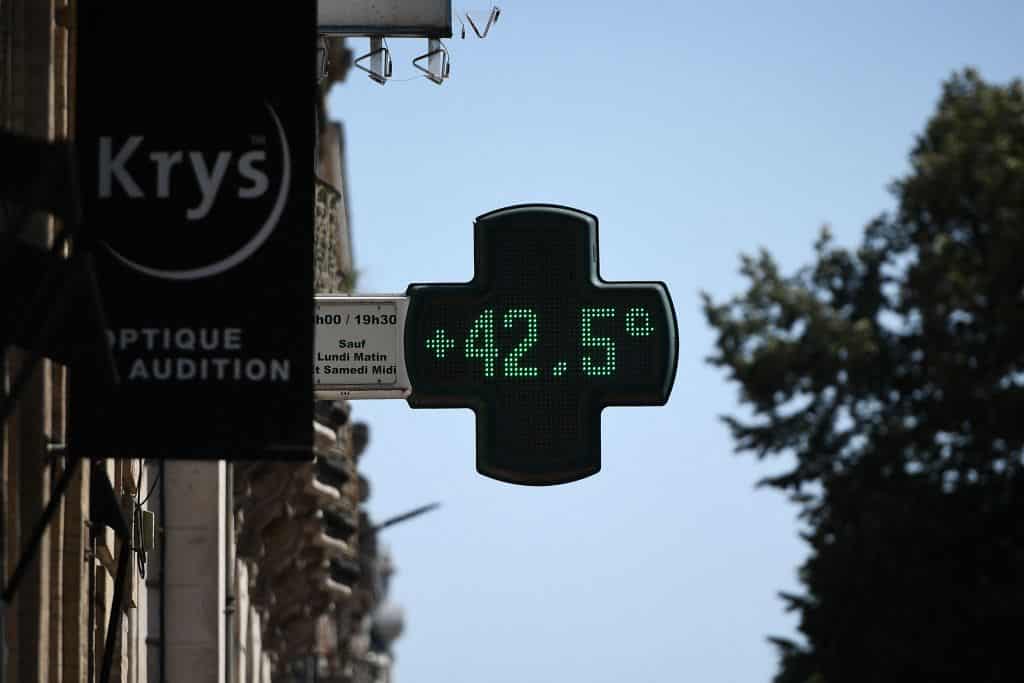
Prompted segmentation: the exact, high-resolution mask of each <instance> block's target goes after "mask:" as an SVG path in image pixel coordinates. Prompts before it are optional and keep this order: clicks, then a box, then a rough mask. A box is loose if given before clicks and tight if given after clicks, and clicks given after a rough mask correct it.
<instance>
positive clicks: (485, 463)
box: [405, 205, 677, 484]
mask: <svg viewBox="0 0 1024 683" xmlns="http://www.w3.org/2000/svg"><path fill="white" fill-rule="evenodd" d="M475 261H476V263H475V265H476V268H475V275H474V278H473V280H471V281H470V282H468V283H465V284H422V285H420V284H418V285H410V287H409V289H408V295H409V309H408V314H407V319H406V326H405V349H406V365H407V369H408V373H409V381H410V383H411V385H412V395H411V396H410V397H409V404H410V405H411V406H412V407H414V408H458V407H464V408H472V409H473V410H474V411H475V412H476V416H477V418H476V427H477V439H476V442H477V469H478V470H479V471H480V472H481V473H483V474H485V475H487V476H490V477H494V478H496V479H501V480H503V481H509V482H515V483H521V484H556V483H563V482H567V481H573V480H576V479H580V478H582V477H585V476H588V475H590V474H593V473H594V472H596V471H597V470H598V469H600V443H601V421H600V415H601V410H602V409H603V408H605V407H606V406H614V405H661V404H663V403H664V402H665V401H666V400H667V399H668V394H669V391H670V389H671V386H672V381H673V379H674V377H675V367H676V353H677V351H676V348H677V343H676V321H675V313H674V311H673V310H672V303H671V299H670V298H669V296H668V291H667V289H666V288H665V286H664V285H663V284H662V283H660V282H614V283H610V282H605V281H603V280H602V279H601V278H600V276H599V275H598V271H597V220H596V219H595V218H594V217H593V216H591V215H589V214H585V213H583V212H580V211H576V210H573V209H567V208H565V207H553V206H537V205H534V206H520V207H511V208H508V209H502V210H499V211H494V212H491V213H489V214H486V215H484V216H481V217H480V218H479V219H477V222H476V226H475Z"/></svg>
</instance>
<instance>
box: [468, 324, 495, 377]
mask: <svg viewBox="0 0 1024 683" xmlns="http://www.w3.org/2000/svg"><path fill="white" fill-rule="evenodd" d="M498 355H499V354H498V347H497V345H496V344H495V343H494V311H492V310H491V309H487V310H486V311H484V312H483V313H481V314H480V317H479V318H477V319H476V322H475V323H473V326H472V327H470V328H469V334H467V335H466V358H479V359H480V360H481V361H483V364H484V377H494V363H495V362H496V361H497V360H498Z"/></svg>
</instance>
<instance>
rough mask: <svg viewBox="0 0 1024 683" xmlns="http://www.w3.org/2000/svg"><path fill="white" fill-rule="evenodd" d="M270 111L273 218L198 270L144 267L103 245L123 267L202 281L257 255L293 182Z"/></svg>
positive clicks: (279, 131)
mask: <svg viewBox="0 0 1024 683" xmlns="http://www.w3.org/2000/svg"><path fill="white" fill-rule="evenodd" d="M264 106H266V108H267V111H268V112H270V117H271V119H273V121H274V127H275V128H276V129H277V136H278V139H279V140H280V143H281V160H282V161H281V168H282V171H281V189H280V190H279V191H278V194H277V198H276V199H275V201H274V206H273V208H272V209H271V211H270V215H268V216H267V220H266V221H264V223H263V225H262V226H261V227H260V229H259V230H258V231H257V232H256V233H255V234H254V235H253V236H252V237H251V238H250V239H249V241H248V242H246V243H245V244H244V245H242V247H241V248H240V249H239V250H238V251H236V252H234V253H233V254H231V255H229V256H227V257H225V258H222V259H220V260H219V261H214V262H213V263H208V264H206V265H204V266H199V267H198V268H188V269H185V270H176V269H170V268H152V267H150V266H146V265H143V264H141V263H139V262H138V261H133V260H132V259H129V258H127V257H126V256H124V255H123V254H120V253H118V252H117V250H115V249H114V248H113V247H111V246H110V245H109V244H107V243H104V245H103V246H105V247H106V248H107V250H108V251H109V252H110V253H111V254H112V255H113V256H114V258H116V259H117V260H118V261H120V262H121V263H122V264H124V265H125V266H127V267H128V268H131V269H132V270H135V271H137V272H139V273H143V274H145V275H149V276H150V277H155V278H159V279H161V280H201V279H203V278H207V277H212V276H214V275H219V274H220V273H223V272H225V271H228V270H231V269H232V268H234V267H235V266H237V265H239V264H240V263H243V262H244V261H245V260H247V259H248V258H249V257H250V256H252V255H253V254H254V253H256V250H257V249H259V248H260V247H261V246H263V243H264V242H266V241H267V239H268V238H269V237H270V235H271V234H273V232H274V229H275V228H276V227H277V224H278V222H279V221H280V220H281V213H282V212H283V211H284V206H285V204H286V203H287V201H288V190H289V189H290V187H291V181H292V165H291V155H290V154H289V152H288V140H287V138H286V137H285V134H284V127H283V126H282V125H281V119H280V118H278V116H277V112H275V111H274V108H273V107H272V106H270V103H264Z"/></svg>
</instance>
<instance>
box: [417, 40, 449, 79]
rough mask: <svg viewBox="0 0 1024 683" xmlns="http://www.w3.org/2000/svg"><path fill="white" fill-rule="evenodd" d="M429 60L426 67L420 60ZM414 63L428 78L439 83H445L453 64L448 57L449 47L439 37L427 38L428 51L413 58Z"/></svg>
mask: <svg viewBox="0 0 1024 683" xmlns="http://www.w3.org/2000/svg"><path fill="white" fill-rule="evenodd" d="M424 59H425V60H427V66H426V68H424V67H423V66H421V65H420V62H422V61H423V60H424ZM412 65H413V66H414V67H416V68H417V69H419V70H420V71H422V72H423V75H425V76H426V77H427V78H429V79H430V80H431V81H432V82H434V83H436V84H437V85H441V84H442V83H444V79H446V78H448V76H450V75H451V71H452V65H451V61H450V60H449V57H448V48H446V47H445V46H444V43H442V42H441V41H440V40H439V39H437V38H429V39H427V52H426V54H422V55H420V56H419V57H417V58H416V59H414V60H412Z"/></svg>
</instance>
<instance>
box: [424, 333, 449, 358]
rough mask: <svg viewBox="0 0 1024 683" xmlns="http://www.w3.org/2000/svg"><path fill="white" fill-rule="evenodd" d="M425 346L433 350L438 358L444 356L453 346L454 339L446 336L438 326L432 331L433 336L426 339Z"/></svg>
mask: <svg viewBox="0 0 1024 683" xmlns="http://www.w3.org/2000/svg"><path fill="white" fill-rule="evenodd" d="M425 346H426V347H427V348H428V349H430V350H431V351H433V352H434V354H435V355H436V356H437V357H438V358H444V357H445V355H446V354H447V353H448V352H449V351H451V350H452V349H454V348H455V340H454V339H452V338H451V337H449V336H447V335H446V334H445V333H444V330H442V329H441V328H438V329H437V331H436V332H434V336H433V337H431V338H430V339H428V340H427V341H426V344H425Z"/></svg>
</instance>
